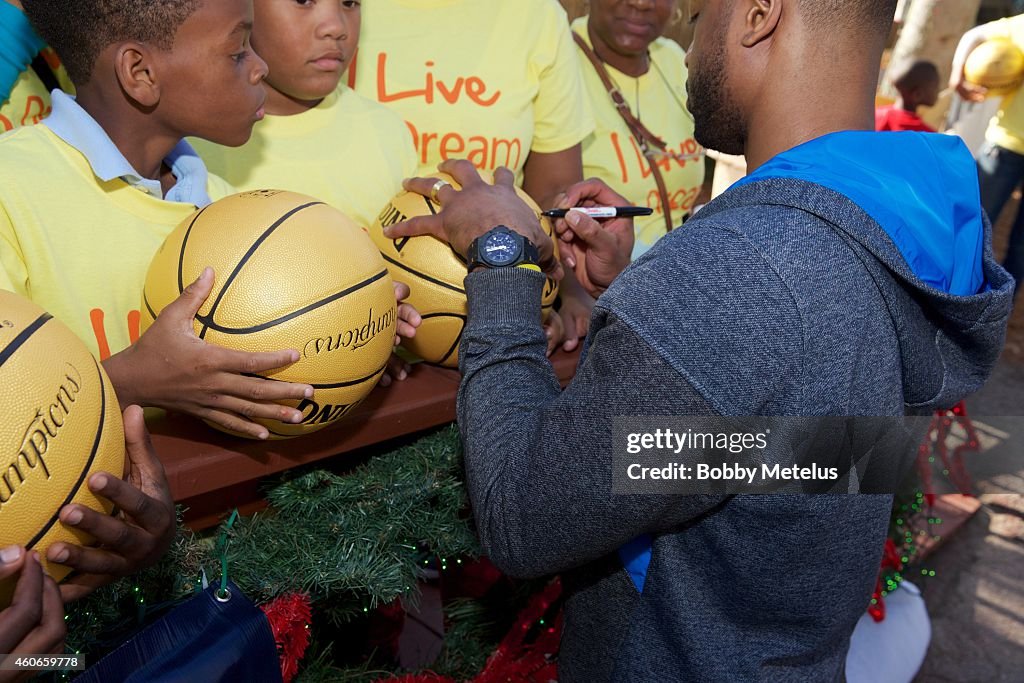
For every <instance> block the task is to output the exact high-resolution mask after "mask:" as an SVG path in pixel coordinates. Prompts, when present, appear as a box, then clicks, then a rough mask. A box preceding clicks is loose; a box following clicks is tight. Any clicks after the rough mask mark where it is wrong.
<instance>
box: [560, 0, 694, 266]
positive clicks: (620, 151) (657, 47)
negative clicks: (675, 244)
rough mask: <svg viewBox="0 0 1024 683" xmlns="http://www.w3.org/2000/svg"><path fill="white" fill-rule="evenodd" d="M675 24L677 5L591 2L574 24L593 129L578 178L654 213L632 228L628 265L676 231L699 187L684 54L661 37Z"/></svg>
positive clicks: (647, 0)
mask: <svg viewBox="0 0 1024 683" xmlns="http://www.w3.org/2000/svg"><path fill="white" fill-rule="evenodd" d="M681 18H682V10H681V9H680V8H679V3H678V0H592V1H591V3H590V15H589V16H586V17H580V18H579V19H577V20H576V21H575V22H573V24H572V29H573V31H574V34H575V39H576V42H577V46H578V48H579V50H580V54H581V57H582V58H581V60H580V61H581V63H582V65H583V83H584V85H585V86H586V89H587V95H588V96H589V97H590V105H591V108H592V109H593V111H594V119H595V121H596V125H597V128H596V130H595V131H594V133H593V134H592V135H591V136H590V137H588V138H587V139H586V140H584V141H583V175H584V176H585V177H587V178H600V179H601V180H603V181H605V183H607V184H608V185H609V186H610V187H611V188H612V189H614V190H615V191H616V192H618V193H619V194H621V195H622V196H623V197H625V198H626V199H627V200H629V202H630V203H631V204H635V205H637V206H647V207H650V208H652V209H654V214H653V215H651V216H650V217H648V218H642V219H637V220H636V221H635V228H636V242H635V243H634V247H633V258H638V257H640V256H641V255H643V253H644V252H646V251H647V250H648V249H650V248H651V247H652V246H654V243H655V242H657V241H658V239H659V238H661V237H663V236H664V235H665V234H667V233H668V232H669V231H671V230H672V229H673V228H676V227H678V226H679V225H681V224H682V222H683V221H684V220H685V219H686V217H687V215H688V214H689V213H690V211H691V210H692V209H693V208H694V204H695V202H696V201H697V199H698V197H699V196H700V192H701V189H702V187H703V183H704V159H703V154H702V152H701V148H700V146H699V145H698V144H697V141H696V140H694V138H693V117H691V116H690V114H689V112H688V111H687V109H686V63H685V60H686V53H685V52H683V49H682V48H681V47H679V45H678V44H677V43H676V42H675V41H673V40H670V39H668V38H663V37H661V36H662V34H663V33H664V32H665V29H666V27H667V26H668V24H669V22H670V21H671V22H678V21H680V20H681ZM623 104H624V105H625V107H627V108H628V109H627V110H623V109H620V107H621V106H622V105H623Z"/></svg>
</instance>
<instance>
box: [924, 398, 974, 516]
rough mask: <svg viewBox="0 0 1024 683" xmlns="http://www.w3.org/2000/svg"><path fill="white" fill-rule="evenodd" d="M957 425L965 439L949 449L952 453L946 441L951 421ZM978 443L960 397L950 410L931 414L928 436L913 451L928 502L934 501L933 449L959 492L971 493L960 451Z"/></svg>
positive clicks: (965, 451) (971, 448) (967, 450)
mask: <svg viewBox="0 0 1024 683" xmlns="http://www.w3.org/2000/svg"><path fill="white" fill-rule="evenodd" d="M954 422H955V423H957V424H959V425H960V428H961V429H963V430H964V433H965V435H966V436H967V440H966V441H964V443H962V444H960V445H959V446H957V447H955V448H954V449H953V452H952V454H951V453H950V452H949V448H948V446H947V445H946V441H947V439H948V438H949V434H950V430H951V428H952V426H953V423H954ZM980 448H981V444H980V442H979V441H978V432H977V431H976V430H975V428H974V423H973V422H972V421H971V418H970V417H968V415H967V406H966V405H965V404H964V403H963V401H961V402H960V403H958V404H956V405H955V406H954V407H953V409H952V410H939V411H936V412H935V416H934V417H933V418H932V423H931V426H929V428H928V436H927V437H926V438H925V441H924V443H922V444H921V447H920V448H919V449H918V452H917V468H918V472H919V473H920V476H921V489H922V490H923V491H924V495H925V499H926V500H927V501H928V505H929V506H931V505H934V504H935V488H934V486H933V485H932V464H931V460H932V458H933V456H932V453H937V454H938V455H939V459H940V460H941V461H942V466H943V468H944V469H945V470H946V472H948V473H949V479H950V481H951V482H953V484H954V485H955V486H956V487H957V489H958V490H959V491H960V493H961V494H963V495H965V496H970V495H972V489H973V488H974V486H973V484H972V483H971V477H970V475H969V474H968V473H967V468H966V466H965V465H964V453H967V452H977V451H978V450H980Z"/></svg>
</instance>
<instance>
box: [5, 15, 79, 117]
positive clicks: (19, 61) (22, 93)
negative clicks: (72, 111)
mask: <svg viewBox="0 0 1024 683" xmlns="http://www.w3.org/2000/svg"><path fill="white" fill-rule="evenodd" d="M53 90H63V91H64V92H68V93H73V92H74V86H73V85H72V84H71V79H70V78H68V74H67V71H65V70H64V66H63V64H61V61H60V59H59V58H58V57H57V54H56V53H55V52H54V51H53V50H51V49H49V48H47V47H46V43H45V42H44V41H43V39H42V38H40V37H39V35H38V34H37V33H36V32H35V31H34V30H33V29H32V26H31V25H30V24H29V23H28V19H27V18H25V13H24V10H23V8H22V6H21V0H0V133H4V132H6V131H9V130H13V129H14V128H17V127H19V126H28V125H32V124H35V123H39V122H40V121H42V120H43V119H44V118H46V117H47V116H48V115H49V114H50V110H51V102H50V92H51V91H53Z"/></svg>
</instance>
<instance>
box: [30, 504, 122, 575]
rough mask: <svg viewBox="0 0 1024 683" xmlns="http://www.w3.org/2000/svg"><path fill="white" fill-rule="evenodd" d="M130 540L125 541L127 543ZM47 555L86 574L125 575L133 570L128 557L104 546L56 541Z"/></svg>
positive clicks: (53, 560)
mask: <svg viewBox="0 0 1024 683" xmlns="http://www.w3.org/2000/svg"><path fill="white" fill-rule="evenodd" d="M110 519H113V518H110ZM122 524H123V522H122ZM130 542H131V541H125V544H127V543H130ZM46 557H47V559H49V560H50V561H51V562H56V563H57V564H62V565H64V566H66V567H71V568H72V569H74V570H76V571H79V572H83V573H85V574H101V575H110V576H124V575H125V574H128V573H129V572H130V571H131V570H130V568H129V565H128V560H127V558H125V557H124V556H123V555H121V554H119V553H117V552H112V551H110V550H104V549H102V548H83V547H82V546H80V545H75V544H74V543H54V544H53V545H52V546H50V547H49V548H48V549H47V551H46Z"/></svg>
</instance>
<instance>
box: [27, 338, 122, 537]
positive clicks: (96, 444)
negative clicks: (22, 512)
mask: <svg viewBox="0 0 1024 683" xmlns="http://www.w3.org/2000/svg"><path fill="white" fill-rule="evenodd" d="M92 362H93V364H94V365H95V366H96V376H97V377H98V378H99V381H100V423H99V424H98V425H97V426H96V440H95V441H93V442H92V451H90V453H89V459H88V460H87V461H86V462H85V465H84V466H83V467H82V473H81V474H79V475H78V481H76V482H75V485H74V487H72V489H71V492H70V493H69V494H68V496H67V498H65V499H64V502H63V503H61V504H60V505H58V506H57V511H56V512H54V513H53V516H52V517H50V521H48V522H47V523H46V526H44V527H43V528H42V530H40V532H39V533H37V534H36V535H35V536H33V537H32V540H31V541H29V542H28V543H26V544H25V550H31V549H32V548H33V546H35V544H36V543H38V542H39V540H40V539H41V538H42V537H43V536H45V535H46V533H47V532H48V531H49V530H50V529H51V528H52V527H53V525H54V524H56V523H57V520H58V519H60V511H61V510H62V509H63V508H64V506H65V505H67V504H68V503H70V502H71V501H72V500H74V499H75V496H76V495H78V490H79V489H80V488H82V482H83V481H85V477H86V475H88V474H89V470H91V469H92V463H93V462H94V461H95V460H96V452H97V451H98V450H99V449H100V440H101V439H102V438H103V428H104V426H105V423H106V421H107V388H106V387H105V386H104V385H103V372H102V371H101V370H100V364H99V363H97V362H96V359H95V358H94V359H93V361H92Z"/></svg>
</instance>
